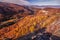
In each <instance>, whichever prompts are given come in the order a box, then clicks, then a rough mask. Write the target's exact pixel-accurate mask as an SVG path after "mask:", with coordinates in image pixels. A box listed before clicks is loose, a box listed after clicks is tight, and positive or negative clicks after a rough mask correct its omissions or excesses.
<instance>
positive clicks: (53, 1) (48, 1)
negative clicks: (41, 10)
mask: <svg viewBox="0 0 60 40" xmlns="http://www.w3.org/2000/svg"><path fill="white" fill-rule="evenodd" d="M33 5H60V0H42V1H41V0H40V1H35V2H34V4H33Z"/></svg>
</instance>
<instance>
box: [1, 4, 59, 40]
mask: <svg viewBox="0 0 60 40" xmlns="http://www.w3.org/2000/svg"><path fill="white" fill-rule="evenodd" d="M59 10H60V8H44V9H41V8H39V9H38V8H32V7H31V8H30V7H28V6H20V5H16V4H10V3H0V39H1V40H9V39H10V40H15V39H17V38H21V37H23V36H26V35H30V36H31V34H30V33H33V34H32V36H31V37H32V39H31V40H39V38H38V36H37V35H39V37H41V36H42V37H41V38H45V37H44V36H46V35H48V36H49V35H50V33H51V34H52V35H55V36H58V37H60V34H59V33H60V31H59V30H60V11H59ZM2 20H3V21H2ZM43 28H46V30H45V31H44V30H43ZM35 31H37V32H35ZM36 33H37V34H36ZM41 33H42V35H40V34H41ZM34 35H36V37H33V36H34ZM46 37H47V36H46ZM26 38H28V36H27V37H26ZM37 38H38V39H37ZM49 38H50V36H49ZM52 38H54V37H52ZM45 39H46V38H45ZM47 39H48V38H47ZM47 39H46V40H47ZM19 40H22V39H19ZM41 40H42V39H41ZM43 40H44V39H43Z"/></svg>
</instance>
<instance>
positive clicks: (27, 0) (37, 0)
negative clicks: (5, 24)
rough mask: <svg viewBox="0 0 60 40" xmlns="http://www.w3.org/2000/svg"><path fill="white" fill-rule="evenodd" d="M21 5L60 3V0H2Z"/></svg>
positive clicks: (2, 0)
mask: <svg viewBox="0 0 60 40" xmlns="http://www.w3.org/2000/svg"><path fill="white" fill-rule="evenodd" d="M0 2H8V3H15V4H19V5H60V0H0Z"/></svg>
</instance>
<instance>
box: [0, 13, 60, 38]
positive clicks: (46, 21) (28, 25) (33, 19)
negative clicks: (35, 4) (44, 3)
mask: <svg viewBox="0 0 60 40" xmlns="http://www.w3.org/2000/svg"><path fill="white" fill-rule="evenodd" d="M58 19H60V13H59V14H54V15H48V14H47V15H46V14H43V13H42V14H41V13H40V12H38V13H37V14H36V15H28V16H26V17H24V18H23V19H21V20H19V21H18V22H17V23H15V24H13V25H11V26H8V27H5V28H3V29H1V30H0V35H1V36H0V38H1V39H4V38H12V39H16V38H18V37H22V36H23V35H27V34H29V33H32V32H34V31H36V30H39V29H41V28H43V27H46V28H47V29H46V32H50V31H52V30H51V29H50V28H49V27H50V26H51V25H52V24H53V23H54V22H55V21H56V22H58V21H57V20H58ZM59 22H60V20H59ZM57 24H58V25H55V24H54V25H53V26H54V28H58V26H59V25H60V24H59V23H57ZM55 26H56V27H55ZM54 28H53V29H54ZM49 30H50V31H49ZM56 30H58V29H54V30H53V32H55V31H56ZM53 32H50V33H53Z"/></svg>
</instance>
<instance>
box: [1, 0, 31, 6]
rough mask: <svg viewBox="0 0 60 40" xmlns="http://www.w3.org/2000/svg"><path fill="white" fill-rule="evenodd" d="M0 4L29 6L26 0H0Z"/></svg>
mask: <svg viewBox="0 0 60 40" xmlns="http://www.w3.org/2000/svg"><path fill="white" fill-rule="evenodd" d="M0 2H8V3H15V4H19V5H29V4H30V2H28V1H27V0H0Z"/></svg>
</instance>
